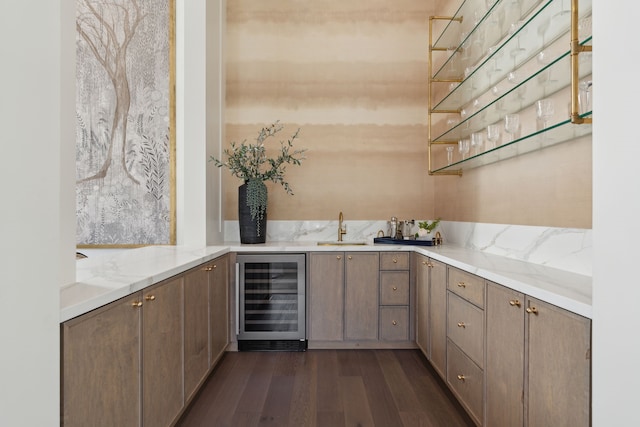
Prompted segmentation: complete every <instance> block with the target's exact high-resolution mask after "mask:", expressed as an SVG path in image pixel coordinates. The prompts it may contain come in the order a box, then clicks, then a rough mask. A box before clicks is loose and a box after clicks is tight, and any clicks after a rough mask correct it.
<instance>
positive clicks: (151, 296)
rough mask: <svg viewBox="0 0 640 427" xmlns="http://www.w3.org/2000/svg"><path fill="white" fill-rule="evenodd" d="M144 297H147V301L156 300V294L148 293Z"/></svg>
mask: <svg viewBox="0 0 640 427" xmlns="http://www.w3.org/2000/svg"><path fill="white" fill-rule="evenodd" d="M144 299H146V300H147V301H155V300H156V296H155V295H147V296H146V297H144Z"/></svg>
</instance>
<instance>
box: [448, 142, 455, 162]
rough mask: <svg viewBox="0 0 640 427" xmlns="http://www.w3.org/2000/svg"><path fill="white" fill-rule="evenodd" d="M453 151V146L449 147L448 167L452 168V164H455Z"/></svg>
mask: <svg viewBox="0 0 640 427" xmlns="http://www.w3.org/2000/svg"><path fill="white" fill-rule="evenodd" d="M453 149H454V147H452V146H448V147H447V166H450V165H451V163H453Z"/></svg>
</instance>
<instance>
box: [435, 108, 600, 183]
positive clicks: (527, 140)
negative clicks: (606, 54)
mask: <svg viewBox="0 0 640 427" xmlns="http://www.w3.org/2000/svg"><path fill="white" fill-rule="evenodd" d="M591 115H592V112H591V111H589V112H587V113H585V114H581V115H580V117H585V118H586V117H591ZM590 134H591V124H582V125H575V124H573V123H571V120H569V119H567V120H564V121H562V122H560V123H557V124H555V125H553V126H550V127H548V128H546V129H543V130H540V131H537V132H534V133H532V134H529V135H525V136H523V137H521V138H518V139H516V140H514V141H511V142H507V143H505V144H502V145H499V146H497V147H495V148H493V149H491V150H487V151H484V152H482V153H479V154H477V155H473V156H469V157H468V158H466V159H464V160H460V161H457V162H455V163H452V164H451V165H449V166H445V167H440V168H437V169H434V170H433V171H432V172H433V173H438V172H446V171H458V170H461V169H464V170H468V169H473V168H477V167H479V166H484V165H489V164H491V163H496V162H499V161H501V160H506V159H510V158H512V157H516V156H520V155H522V154H525V153H530V152H532V151H537V150H540V149H543V148H546V147H550V146H552V145H555V144H559V143H561V142H565V141H569V140H572V139H575V138H579V137H582V136H585V135H590Z"/></svg>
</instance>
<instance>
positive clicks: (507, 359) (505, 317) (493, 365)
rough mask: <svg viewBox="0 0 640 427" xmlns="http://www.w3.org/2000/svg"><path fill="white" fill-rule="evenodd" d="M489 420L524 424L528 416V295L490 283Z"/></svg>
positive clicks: (487, 368) (493, 424)
mask: <svg viewBox="0 0 640 427" xmlns="http://www.w3.org/2000/svg"><path fill="white" fill-rule="evenodd" d="M485 315H486V318H487V330H486V337H487V338H486V339H487V360H486V367H485V371H486V383H487V384H486V422H485V425H488V426H522V425H523V424H522V423H523V417H524V402H523V401H524V295H523V294H521V293H519V292H516V291H513V290H511V289H508V288H505V287H503V286H500V285H497V284H494V283H488V284H487V307H486V311H485Z"/></svg>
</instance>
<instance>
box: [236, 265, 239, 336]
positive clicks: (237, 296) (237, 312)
mask: <svg viewBox="0 0 640 427" xmlns="http://www.w3.org/2000/svg"><path fill="white" fill-rule="evenodd" d="M238 335H240V263H237V262H236V336H238Z"/></svg>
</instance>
